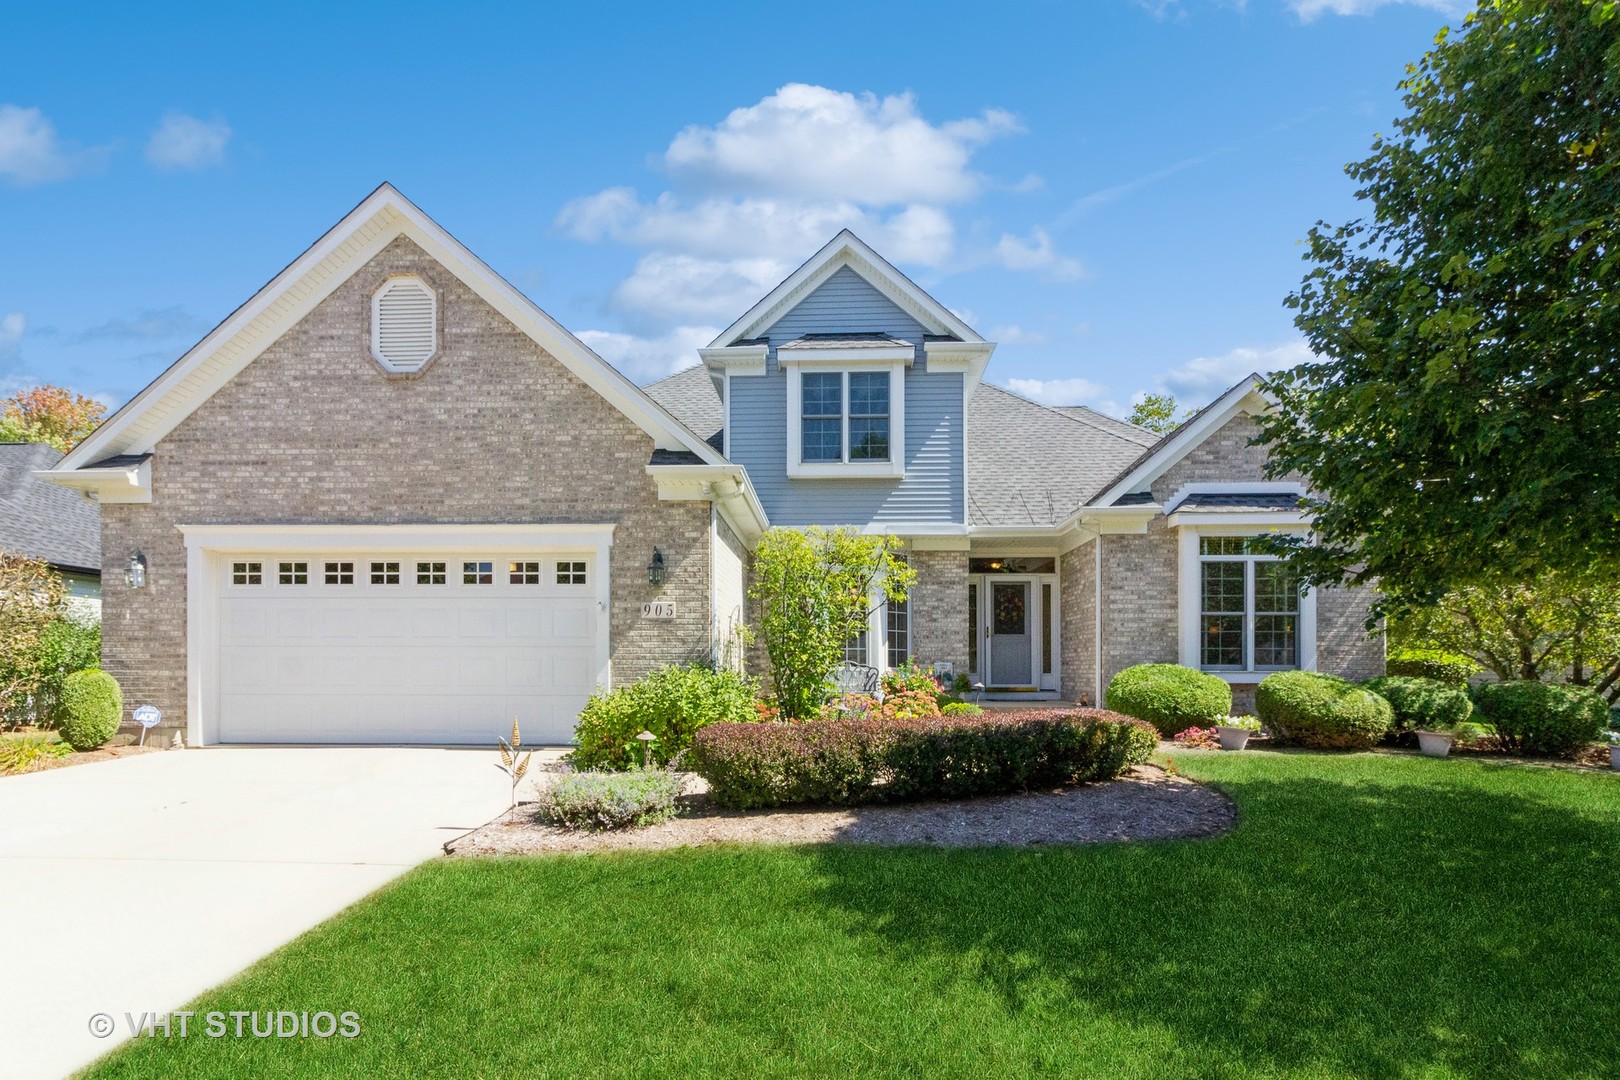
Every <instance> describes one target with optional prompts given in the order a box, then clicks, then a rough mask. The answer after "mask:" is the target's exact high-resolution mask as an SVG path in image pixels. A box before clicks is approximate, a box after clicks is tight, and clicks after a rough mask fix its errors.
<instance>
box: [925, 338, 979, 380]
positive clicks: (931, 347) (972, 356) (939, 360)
mask: <svg viewBox="0 0 1620 1080" xmlns="http://www.w3.org/2000/svg"><path fill="white" fill-rule="evenodd" d="M995 351H996V343H995V342H993V341H925V342H923V355H924V356H926V357H927V358H928V370H929V371H940V372H945V371H966V372H975V371H976V372H977V373H978V375H976V376H975V378H974V381H975V382H976V381H978V376H979V375H983V374H984V369H985V367H986V365H988V364H989V363H990V354H991V353H993V352H995Z"/></svg>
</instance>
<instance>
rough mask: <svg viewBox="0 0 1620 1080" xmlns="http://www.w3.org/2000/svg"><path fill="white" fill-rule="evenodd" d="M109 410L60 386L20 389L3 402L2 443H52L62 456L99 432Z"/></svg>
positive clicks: (0, 409)
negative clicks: (95, 432)
mask: <svg viewBox="0 0 1620 1080" xmlns="http://www.w3.org/2000/svg"><path fill="white" fill-rule="evenodd" d="M106 413H107V407H106V406H105V405H103V404H101V402H99V401H95V400H92V399H91V398H87V397H85V396H84V395H83V394H75V393H74V392H73V391H71V390H64V389H63V388H62V387H60V386H48V385H47V386H36V387H34V388H33V389H31V390H18V391H17V392H16V393H15V394H12V395H11V396H10V397H8V398H5V399H4V400H0V442H42V443H50V444H51V445H52V446H54V447H56V448H57V449H58V450H60V451H62V453H64V454H65V453H67V452H68V451H69V450H71V449H73V448H74V447H75V446H77V445H78V444H79V443H80V442H82V441H83V440H84V438H85V436H87V435H89V434H90V433H91V432H92V431H94V430H96V428H97V427H98V426H100V424H101V420H102V417H103V416H105V415H106Z"/></svg>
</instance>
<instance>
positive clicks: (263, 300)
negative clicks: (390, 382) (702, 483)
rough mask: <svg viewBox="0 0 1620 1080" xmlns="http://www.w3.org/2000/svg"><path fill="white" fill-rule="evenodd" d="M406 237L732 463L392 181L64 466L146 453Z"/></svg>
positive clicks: (663, 432) (674, 440) (587, 372)
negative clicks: (263, 353) (402, 237)
mask: <svg viewBox="0 0 1620 1080" xmlns="http://www.w3.org/2000/svg"><path fill="white" fill-rule="evenodd" d="M398 236H407V237H409V238H410V239H411V240H412V241H413V242H415V243H416V244H417V245H418V246H420V247H421V248H422V249H423V250H425V251H426V252H427V253H428V254H430V255H432V256H433V257H434V258H435V259H436V260H438V261H439V263H441V264H442V265H443V266H444V267H445V268H446V269H447V270H449V271H450V272H451V273H452V274H454V275H455V276H456V277H457V278H459V279H460V280H461V281H462V282H463V283H464V284H465V285H467V287H468V288H470V289H472V290H473V292H475V293H476V294H477V295H478V296H479V297H480V298H481V299H483V300H484V301H485V302H486V303H488V304H489V305H490V306H491V307H493V308H495V310H497V311H499V312H500V313H501V314H502V315H503V316H505V317H506V318H507V319H508V320H509V321H511V323H512V324H513V325H514V326H516V327H517V328H518V329H519V330H521V331H522V332H523V333H525V334H527V335H528V336H529V337H530V338H531V339H532V340H534V342H535V343H536V344H538V345H539V346H540V347H541V348H543V349H545V350H546V352H548V353H550V354H551V355H552V356H553V357H555V358H556V359H557V360H558V362H560V363H561V364H562V365H563V366H564V367H566V368H567V369H568V370H569V371H571V372H573V373H574V374H575V375H577V376H578V377H579V378H580V379H581V380H582V381H583V382H584V383H585V384H586V385H587V386H589V387H590V388H591V389H592V390H594V391H596V392H597V393H598V394H600V395H601V396H602V397H603V398H604V399H605V400H607V401H608V402H609V403H610V404H612V405H613V406H614V407H615V408H617V409H618V410H619V411H620V412H622V413H623V414H624V415H625V416H626V417H628V418H629V419H630V420H631V421H633V422H634V423H635V424H636V425H637V426H638V427H640V428H641V429H642V430H643V431H645V432H646V433H647V434H648V435H650V436H651V437H652V439H653V444H654V446H655V447H657V448H658V449H662V450H689V451H691V452H693V453H695V454H697V455H698V456H699V457H700V458H702V459H703V460H704V461H705V462H709V463H711V464H716V465H719V464H725V463H726V462H725V458H724V457H722V456H721V455H720V454H719V453H717V452H716V451H715V449H714V447H712V446H710V445H709V444H708V443H706V442H704V441H703V440H702V439H701V438H700V437H699V436H698V435H697V434H696V433H695V432H693V431H690V430H688V429H687V428H686V427H685V426H684V425H682V424H681V422H680V421H678V420H677V419H675V417H674V416H673V415H671V414H670V413H669V412H668V411H667V410H665V409H664V408H663V406H661V405H659V404H658V403H657V402H655V401H653V400H652V399H651V398H650V397H648V396H647V395H646V394H645V393H643V392H642V390H641V389H640V388H639V387H637V386H636V385H635V384H634V383H632V382H631V381H630V380H629V379H627V378H625V377H624V376H623V375H622V374H620V373H619V371H618V370H617V369H615V368H614V367H613V366H612V365H611V364H609V363H608V362H607V361H605V360H603V359H602V358H601V357H600V356H598V355H597V354H596V353H594V352H592V351H591V349H590V348H589V347H588V346H586V345H585V343H584V342H582V341H580V340H579V339H578V338H576V337H574V335H573V334H571V333H569V332H568V331H567V330H565V329H564V328H563V327H562V325H561V324H560V323H558V322H557V321H556V320H555V319H553V318H552V317H551V316H550V315H547V314H546V313H545V312H544V311H542V310H541V309H540V308H539V307H538V306H537V305H536V304H535V303H534V301H532V300H530V299H529V298H528V297H526V296H524V295H523V294H522V293H521V292H519V291H518V290H517V289H516V288H514V287H513V286H512V285H511V284H510V283H509V282H507V281H506V280H505V279H504V278H502V277H501V276H500V275H499V274H497V273H496V272H495V271H494V270H492V269H490V267H489V266H488V264H486V263H485V262H484V261H483V260H481V259H479V258H478V257H477V256H476V255H474V254H473V253H472V252H471V251H469V250H468V249H467V248H466V247H465V246H464V245H463V244H462V243H461V242H460V241H459V240H457V239H456V238H455V237H453V236H451V235H450V234H449V233H448V232H446V231H445V230H444V229H443V228H442V227H440V225H439V224H438V223H437V222H435V221H434V220H433V219H432V218H430V217H428V216H427V215H426V214H424V213H423V212H422V211H421V210H420V209H419V208H418V207H417V206H416V205H415V204H414V203H412V202H411V201H410V200H409V199H407V198H405V196H403V195H401V194H400V193H399V192H398V191H397V190H396V189H395V188H394V187H393V185H391V184H383V185H382V186H381V187H379V188H377V190H376V191H373V192H372V193H371V194H370V195H368V196H367V197H366V199H365V200H364V201H363V202H361V203H360V205H359V206H357V207H355V208H354V209H353V210H351V211H350V212H349V213H348V214H347V215H345V216H344V218H343V220H342V221H340V222H338V223H337V225H335V226H333V227H332V228H331V229H330V230H329V231H328V232H327V233H326V234H325V235H324V236H322V237H321V238H320V239H319V240H317V241H316V242H315V243H314V244H313V245H312V246H311V247H310V248H309V249H308V250H306V251H305V252H304V253H303V254H302V255H300V256H299V257H298V258H297V259H295V260H294V261H293V262H292V264H291V265H289V266H288V267H287V268H286V269H285V270H283V271H281V273H279V274H277V275H276V276H275V277H274V278H272V279H271V280H270V282H269V283H268V284H266V285H265V286H264V287H263V288H262V289H260V290H259V291H258V292H257V293H255V294H254V295H253V297H252V298H251V299H250V300H248V302H247V303H245V304H243V305H242V306H241V307H239V308H237V309H236V311H234V312H232V313H231V314H230V316H229V317H227V318H226V319H225V321H224V322H222V323H220V324H219V325H218V326H216V327H215V328H214V329H213V330H212V331H210V332H209V334H208V336H207V337H205V338H203V339H202V341H200V342H198V343H197V344H196V345H195V346H193V347H192V348H191V350H190V351H189V352H187V353H186V354H185V355H184V356H182V357H181V358H180V359H179V360H177V361H175V363H174V364H172V365H171V366H170V367H169V369H168V370H167V371H165V372H163V374H161V375H159V376H158V377H157V378H156V379H154V380H153V381H152V383H151V384H150V385H149V386H147V387H146V389H144V390H142V391H141V392H140V393H139V394H136V395H135V397H134V398H132V399H130V401H129V402H128V403H127V404H125V405H124V407H123V408H122V409H120V410H118V412H117V413H115V414H114V415H113V416H112V418H111V419H109V420H108V421H107V422H106V423H104V424H103V425H101V427H99V428H97V429H96V431H95V432H94V433H93V434H91V436H90V437H89V438H87V439H86V440H85V441H84V442H82V443H80V444H79V445H78V446H77V447H75V448H74V449H73V451H72V452H71V453H69V454H68V455H67V457H65V458H63V459H62V461H61V462H60V463H58V465H57V468H56V469H55V470H54V471H56V472H67V471H71V470H74V469H78V468H81V467H82V466H83V465H86V464H88V463H90V462H93V461H98V460H100V459H102V458H105V457H110V456H112V455H115V454H128V453H146V452H149V451H150V450H152V449H153V447H154V446H155V445H156V444H157V442H158V441H159V440H160V439H162V438H163V437H164V436H165V435H167V434H168V433H169V432H170V431H173V430H174V428H175V427H176V426H178V425H179V424H180V422H181V421H182V420H184V419H185V418H186V417H187V416H189V415H191V413H192V412H193V411H194V410H195V409H196V408H197V407H198V406H199V405H201V404H202V403H203V402H204V401H207V400H208V398H209V397H210V396H212V395H213V394H214V393H215V392H216V391H218V390H219V389H220V387H222V386H224V385H225V384H226V383H227V382H229V381H230V380H231V379H232V378H234V377H235V376H236V375H237V374H238V373H239V372H241V371H242V369H243V368H245V367H247V365H248V364H250V363H252V362H253V360H254V359H256V358H257V357H258V356H259V354H260V353H262V352H263V351H264V350H265V349H266V348H268V347H269V346H270V345H271V343H273V342H274V341H275V340H276V339H277V338H279V337H280V336H281V335H282V334H283V333H285V332H286V331H287V330H288V329H290V328H291V327H292V326H293V325H294V324H296V323H297V322H298V321H299V320H300V319H302V318H303V317H304V316H305V315H307V314H308V313H309V312H310V311H311V310H313V309H314V308H315V306H316V305H317V304H319V303H320V302H321V301H322V300H324V299H326V298H327V297H328V296H330V295H331V294H332V293H333V292H334V291H336V289H337V288H338V286H339V285H341V284H342V283H343V282H345V281H347V280H348V279H349V278H350V277H351V276H353V274H354V272H355V270H357V269H359V268H360V267H362V266H364V265H365V264H366V262H367V261H369V260H370V259H371V258H373V257H374V256H375V255H376V254H377V253H378V252H380V251H381V250H382V249H383V248H384V247H386V246H387V245H388V244H389V243H391V242H392V241H393V240H394V239H395V238H396V237H398Z"/></svg>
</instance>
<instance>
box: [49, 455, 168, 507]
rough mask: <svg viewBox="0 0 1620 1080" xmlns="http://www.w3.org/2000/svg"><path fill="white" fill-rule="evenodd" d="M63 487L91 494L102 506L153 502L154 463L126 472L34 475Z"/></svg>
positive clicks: (60, 471)
mask: <svg viewBox="0 0 1620 1080" xmlns="http://www.w3.org/2000/svg"><path fill="white" fill-rule="evenodd" d="M34 475H35V476H37V477H39V478H40V479H41V480H49V481H50V482H51V483H53V484H60V485H61V486H62V487H66V488H74V489H75V490H78V491H84V492H88V493H89V494H91V495H94V496H95V497H96V501H97V502H103V503H149V502H151V501H152V463H151V462H150V461H143V462H141V463H140V464H139V465H134V466H131V467H130V468H127V469H40V470H38V471H36V472H35V473H34Z"/></svg>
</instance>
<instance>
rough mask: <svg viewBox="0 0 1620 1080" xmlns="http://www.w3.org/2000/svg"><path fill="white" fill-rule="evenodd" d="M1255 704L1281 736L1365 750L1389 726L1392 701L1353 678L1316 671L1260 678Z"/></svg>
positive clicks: (1314, 744)
mask: <svg viewBox="0 0 1620 1080" xmlns="http://www.w3.org/2000/svg"><path fill="white" fill-rule="evenodd" d="M1254 704H1255V709H1256V711H1258V712H1259V713H1260V719H1261V720H1262V721H1264V722H1265V725H1266V727H1268V728H1270V729H1271V731H1272V733H1273V734H1275V735H1276V736H1277V738H1278V740H1279V741H1281V742H1286V743H1292V744H1293V745H1295V746H1308V747H1314V748H1316V749H1321V750H1365V749H1368V748H1369V747H1371V746H1372V745H1373V744H1374V743H1376V742H1377V741H1378V740H1379V739H1381V738H1383V736H1384V733H1385V732H1386V731H1388V730H1389V726H1390V724H1391V722H1393V720H1394V710H1392V709H1391V708H1390V705H1389V702H1387V701H1385V700H1384V699H1383V698H1381V697H1379V696H1378V695H1377V694H1375V693H1373V692H1372V691H1371V690H1363V689H1362V688H1361V687H1359V686H1357V685H1356V684H1355V683H1352V682H1347V681H1345V680H1344V679H1341V678H1338V677H1337V676H1333V675H1322V674H1318V673H1317V672H1314V671H1279V672H1277V673H1276V674H1275V675H1267V676H1266V677H1265V678H1264V679H1262V680H1260V685H1259V686H1257V687H1255V690H1254Z"/></svg>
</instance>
